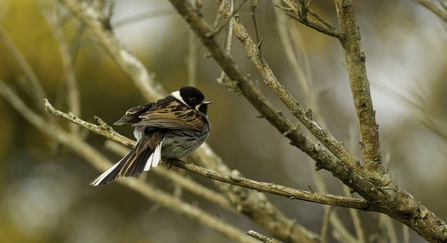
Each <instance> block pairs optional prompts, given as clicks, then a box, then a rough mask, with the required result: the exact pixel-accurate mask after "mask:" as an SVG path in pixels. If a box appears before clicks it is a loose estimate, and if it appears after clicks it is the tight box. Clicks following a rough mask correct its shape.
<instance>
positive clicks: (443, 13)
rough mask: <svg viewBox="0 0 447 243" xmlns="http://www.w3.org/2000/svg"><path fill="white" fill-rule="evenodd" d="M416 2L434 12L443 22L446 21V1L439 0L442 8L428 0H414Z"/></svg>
mask: <svg viewBox="0 0 447 243" xmlns="http://www.w3.org/2000/svg"><path fill="white" fill-rule="evenodd" d="M416 2H417V3H419V4H420V5H422V6H424V7H425V8H426V9H428V10H430V11H431V12H433V13H434V14H436V15H437V16H438V17H439V18H441V19H442V20H443V21H444V22H446V23H447V8H446V6H447V3H446V2H445V1H443V0H440V2H441V5H442V6H443V8H444V10H442V9H441V8H438V7H437V6H436V5H435V4H434V3H433V2H432V1H430V0H416Z"/></svg>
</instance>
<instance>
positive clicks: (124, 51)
mask: <svg viewBox="0 0 447 243" xmlns="http://www.w3.org/2000/svg"><path fill="white" fill-rule="evenodd" d="M61 2H62V3H63V4H64V5H65V6H66V7H67V8H68V9H69V10H70V11H71V12H72V13H73V14H74V16H75V17H76V18H78V19H79V20H80V21H81V22H83V23H85V24H86V25H87V26H88V27H89V28H90V30H91V31H92V33H93V34H94V35H95V36H96V38H97V39H98V41H99V43H100V44H101V46H102V48H103V49H104V50H105V51H106V52H107V53H108V54H109V55H110V57H111V58H112V59H113V60H114V61H115V62H116V63H117V64H118V66H119V67H120V68H121V70H122V71H123V72H124V73H125V74H126V75H127V76H128V77H129V78H130V79H131V80H132V81H133V82H134V83H135V86H136V87H137V88H138V90H140V92H142V94H143V96H144V97H145V98H146V99H147V100H156V99H159V98H161V97H163V96H164V95H165V94H166V92H165V91H164V90H163V88H162V87H161V85H160V84H159V83H158V82H157V81H156V80H155V79H154V78H153V77H152V76H151V75H149V72H148V71H147V70H146V68H145V67H144V66H143V64H142V63H141V62H140V60H138V59H137V58H136V57H135V55H134V54H133V53H132V52H131V51H130V50H129V49H128V48H127V47H125V46H124V45H123V44H122V43H121V42H120V41H119V40H118V39H117V38H116V36H115V35H114V34H113V31H112V30H111V29H110V24H109V23H108V22H107V21H108V20H107V19H106V18H105V17H104V16H103V15H102V14H101V13H99V12H98V11H97V9H96V8H95V7H94V6H93V5H90V4H89V3H88V2H85V1H82V2H79V1H77V0H61Z"/></svg>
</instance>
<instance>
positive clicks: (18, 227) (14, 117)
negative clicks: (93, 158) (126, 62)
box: [0, 0, 447, 243]
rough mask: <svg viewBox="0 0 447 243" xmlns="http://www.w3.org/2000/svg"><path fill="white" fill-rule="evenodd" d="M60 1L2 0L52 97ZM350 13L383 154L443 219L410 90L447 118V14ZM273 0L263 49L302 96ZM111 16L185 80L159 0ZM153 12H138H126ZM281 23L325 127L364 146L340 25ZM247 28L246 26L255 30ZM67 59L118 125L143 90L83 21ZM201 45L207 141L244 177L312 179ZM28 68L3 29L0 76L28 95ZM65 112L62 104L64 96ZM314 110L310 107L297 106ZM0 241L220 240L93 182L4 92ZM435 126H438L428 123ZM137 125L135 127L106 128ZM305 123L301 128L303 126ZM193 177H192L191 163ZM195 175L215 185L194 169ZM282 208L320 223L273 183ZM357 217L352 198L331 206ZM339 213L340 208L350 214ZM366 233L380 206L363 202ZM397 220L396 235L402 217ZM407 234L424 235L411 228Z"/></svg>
mask: <svg viewBox="0 0 447 243" xmlns="http://www.w3.org/2000/svg"><path fill="white" fill-rule="evenodd" d="M204 2H206V3H205V5H204V9H203V11H204V16H205V18H206V19H207V20H208V21H209V22H210V23H213V21H214V18H215V16H216V12H217V7H216V4H215V3H214V2H213V1H210V2H207V1H204ZM54 6H55V1H44V0H35V1H33V0H21V1H13V0H0V27H1V28H2V29H3V31H4V32H5V33H6V34H7V35H8V36H9V37H10V38H11V39H12V40H13V42H14V43H15V44H16V46H17V47H18V48H19V49H20V50H21V51H22V53H23V55H24V56H25V58H26V60H27V61H28V62H29V63H30V65H31V66H32V68H33V70H34V72H35V73H36V75H37V77H38V79H39V80H40V82H41V83H42V85H43V86H44V88H45V91H46V93H47V95H48V99H49V100H50V102H52V103H53V102H54V100H56V98H57V96H58V93H59V91H60V90H61V88H62V86H63V84H62V78H63V74H64V68H63V66H62V63H61V54H60V49H59V47H58V43H57V41H56V39H55V38H54V35H53V32H52V30H51V28H50V27H49V24H48V21H47V20H46V17H45V16H46V15H51V13H52V12H53V11H54ZM355 6H356V10H357V18H358V23H359V26H360V31H361V34H362V45H363V48H364V50H365V55H366V60H367V61H366V64H367V70H368V77H369V80H370V82H371V91H372V95H373V101H374V108H375V109H376V114H377V122H378V124H379V126H380V127H379V131H380V138H381V147H382V154H383V157H384V158H387V160H386V161H388V162H389V169H390V171H391V174H392V175H393V178H395V179H396V180H397V182H398V184H399V185H400V186H401V187H402V188H404V189H405V190H407V191H409V192H410V193H411V194H412V195H414V196H415V197H416V198H417V199H418V200H419V201H421V202H422V203H423V204H424V205H425V206H427V208H429V209H430V210H432V211H433V212H434V213H435V214H437V215H438V216H439V217H440V218H442V219H444V220H446V219H447V207H445V200H446V199H447V190H446V188H447V177H446V176H445V173H446V171H447V161H446V158H447V153H446V152H445V151H446V147H447V144H446V140H445V138H443V136H440V133H439V132H437V131H436V129H435V128H436V125H432V127H430V126H426V125H424V124H423V123H422V122H421V119H422V118H423V116H422V115H421V113H420V112H419V111H418V109H416V108H415V106H414V104H413V105H411V102H408V101H409V100H410V101H414V102H416V104H421V105H425V106H424V107H426V108H427V110H430V111H431V112H434V113H436V114H438V116H439V117H437V118H436V119H441V120H440V121H441V123H438V124H444V126H445V123H442V121H443V120H442V119H445V117H446V112H447V105H446V104H447V103H446V102H447V96H446V94H447V82H446V81H447V68H446V67H447V55H446V53H447V24H446V23H444V22H442V20H441V19H439V18H438V17H437V16H435V15H434V14H433V13H431V12H429V11H427V10H426V9H425V8H423V7H421V6H419V5H417V4H415V3H413V2H411V1H405V0H398V1H356V2H355ZM312 8H313V10H314V11H316V12H318V13H319V14H320V15H322V16H323V17H324V18H325V19H326V20H328V21H329V22H331V23H333V25H334V26H336V27H338V26H337V25H336V23H337V22H336V12H335V7H334V3H333V1H314V2H312ZM273 11H274V6H273V5H272V3H271V2H270V1H261V3H260V5H259V7H258V8H257V12H256V13H257V19H258V25H259V31H260V34H261V38H262V39H263V44H262V51H263V54H264V56H265V58H266V60H267V62H269V65H270V66H271V68H272V69H273V71H274V72H275V74H276V75H277V78H278V80H279V81H280V82H281V83H282V84H283V85H285V86H286V87H287V88H288V89H289V90H290V92H292V94H293V95H294V96H295V97H296V99H297V100H298V101H300V102H301V103H302V104H303V105H304V106H305V104H306V103H305V100H304V97H303V94H302V91H301V89H300V88H299V86H298V84H297V81H296V79H295V77H294V76H293V73H292V71H291V68H290V65H289V64H288V62H287V60H286V58H285V55H284V49H283V47H282V46H281V43H280V41H279V40H278V32H277V28H276V25H275V24H274V21H275V14H274V13H273ZM113 12H114V14H113V16H112V19H111V24H112V26H113V27H114V32H115V33H116V35H117V36H118V38H120V39H121V41H122V42H124V43H125V44H126V45H127V46H128V47H129V48H130V49H131V50H132V51H133V52H134V53H135V54H136V56H137V57H138V58H139V59H140V60H141V61H142V62H143V63H144V65H145V66H146V67H147V69H148V70H149V72H151V73H153V74H154V75H156V79H157V80H159V81H160V82H161V83H162V84H163V86H164V87H165V89H166V90H167V91H168V92H172V91H175V90H177V89H178V88H179V87H181V86H184V85H187V84H188V80H187V78H186V77H187V65H186V63H187V58H188V38H189V34H190V33H189V27H188V26H187V25H186V24H185V22H184V20H183V19H181V18H180V17H179V16H177V13H176V12H175V10H174V9H173V8H172V7H171V6H170V5H169V3H168V2H165V1H163V2H162V1H156V0H130V1H121V0H116V1H115V6H114V9H113ZM145 13H148V14H147V16H146V17H145V18H144V19H140V20H135V19H132V18H133V17H135V16H139V15H140V14H145ZM240 15H241V17H242V21H243V22H244V24H245V26H247V28H252V27H253V24H252V22H251V18H250V11H249V7H248V5H247V6H244V7H243V8H242V9H241V10H240ZM288 23H289V27H288V28H291V29H293V30H294V31H296V32H297V33H300V35H301V38H302V41H303V43H302V45H301V46H300V47H301V49H300V53H301V54H302V55H305V56H306V57H307V59H308V62H309V67H310V69H309V73H308V74H307V75H308V77H309V78H311V79H312V80H313V82H314V87H315V90H316V92H318V93H317V94H316V95H317V96H318V105H319V106H320V109H321V113H322V116H323V118H324V120H325V122H326V124H327V126H328V129H329V130H330V131H331V133H332V134H333V135H334V136H335V137H336V138H337V139H338V140H340V141H343V143H344V144H346V145H347V146H348V147H350V148H351V151H352V153H354V154H355V155H356V156H357V157H359V158H360V154H359V145H358V142H359V139H358V134H357V128H356V120H355V113H354V108H353V105H352V96H351V94H350V88H349V82H348V79H347V74H346V69H345V63H344V56H343V50H342V48H341V46H340V45H339V43H338V41H337V40H336V39H334V38H330V37H327V36H324V35H322V34H320V33H318V32H316V31H314V30H310V29H308V28H307V27H304V26H302V25H300V24H298V23H297V22H294V21H289V22H288ZM78 25H79V23H78V22H77V21H76V20H74V19H73V18H68V19H67V20H66V22H65V25H64V26H65V31H66V33H65V34H66V36H67V38H68V39H69V40H70V41H71V40H72V38H73V37H74V36H75V35H76V28H77V27H78ZM249 32H250V33H251V34H252V36H253V38H254V30H253V29H249ZM77 44H78V47H79V51H78V53H77V56H76V61H75V71H76V76H77V79H78V82H79V84H78V85H79V90H80V95H81V118H82V119H84V120H87V121H90V122H94V120H93V117H94V116H99V117H101V118H102V119H103V120H104V121H106V122H107V123H108V124H113V122H115V121H116V120H118V119H119V118H120V117H121V116H122V115H123V114H124V112H125V111H126V110H127V109H128V108H130V107H133V106H135V105H138V104H142V103H146V102H147V101H146V100H144V97H143V96H142V95H141V93H140V92H139V91H138V90H137V89H136V88H135V86H134V85H133V83H132V82H131V81H130V80H129V79H128V78H127V77H126V76H125V75H124V74H123V73H122V72H121V70H120V69H119V68H118V67H117V66H116V65H115V64H114V62H113V61H112V60H111V59H110V58H109V57H108V56H107V54H106V53H104V51H103V50H102V49H101V48H100V47H99V46H98V45H97V44H96V43H95V40H94V39H92V38H91V34H90V33H89V32H88V30H87V31H86V33H84V34H83V36H82V38H81V39H80V42H79V43H77ZM206 54H207V51H206V49H205V48H204V47H202V46H201V45H199V48H198V73H197V80H198V81H197V84H196V85H197V87H199V88H200V89H201V90H202V91H203V92H204V93H205V95H206V96H207V97H208V98H210V99H212V100H214V104H213V105H212V106H211V107H210V109H209V113H208V117H209V118H210V120H211V122H212V132H211V136H210V138H209V139H208V143H209V144H210V146H211V147H212V148H213V150H214V151H215V152H216V153H217V154H218V155H219V156H221V157H222V158H223V160H224V162H225V163H226V164H228V165H229V166H230V168H233V169H237V170H239V171H240V172H241V173H242V174H243V175H244V176H246V177H248V178H251V179H255V180H260V181H266V182H274V183H278V184H282V185H285V186H290V187H293V188H297V189H302V190H307V189H308V186H309V185H310V186H311V187H312V188H315V185H314V184H315V183H314V180H313V176H312V170H313V169H312V162H311V161H309V159H308V158H307V156H305V155H304V154H303V153H302V152H300V151H299V150H297V149H296V148H295V147H292V146H290V145H289V143H288V140H287V139H285V138H284V137H283V136H282V135H281V134H279V133H278V132H277V131H276V130H275V129H274V128H273V127H271V126H270V125H269V123H268V122H267V121H265V120H263V119H259V118H256V115H257V112H256V111H255V109H254V108H253V107H252V106H251V105H250V104H249V103H248V102H247V101H246V100H245V99H244V98H243V97H242V96H238V95H236V94H234V93H232V92H229V91H228V90H227V88H225V87H223V86H221V85H220V84H219V83H217V81H216V79H217V78H218V77H219V76H220V72H221V71H220V69H219V67H218V66H217V64H216V63H215V62H214V60H213V59H212V58H207V55H206ZM232 55H233V57H234V59H235V60H236V62H237V63H238V64H239V66H240V67H241V68H242V69H243V70H244V71H245V72H246V73H249V74H250V75H251V76H252V78H253V79H256V80H259V86H260V87H261V89H262V90H263V91H264V93H265V94H266V96H267V97H269V98H270V99H271V100H272V102H273V103H274V104H275V105H276V107H277V108H278V109H283V110H284V114H285V115H286V116H287V117H289V118H290V119H291V120H292V121H295V119H293V117H292V116H291V115H290V114H288V112H287V111H286V109H285V107H284V106H282V105H281V102H280V101H279V100H278V99H276V98H275V97H274V95H273V94H272V93H271V92H270V91H269V90H268V88H267V87H265V85H264V84H263V83H262V78H261V77H260V76H259V74H257V70H256V69H255V68H254V66H253V65H252V63H251V62H250V60H249V59H248V58H247V57H246V53H245V51H244V50H243V49H242V48H241V46H240V44H239V43H238V41H237V40H236V39H235V40H234V41H233V51H232ZM22 76H23V73H22V70H21V68H20V66H19V65H18V63H17V61H16V60H15V59H14V57H13V56H12V54H11V51H10V49H8V47H7V46H6V45H5V43H4V41H0V79H1V80H2V81H3V82H5V83H7V84H8V85H10V86H12V87H14V88H15V89H16V92H17V93H19V94H20V95H21V97H23V98H24V99H25V101H26V102H27V104H28V105H29V106H30V107H32V108H35V107H36V104H34V102H33V101H32V100H31V99H29V98H26V97H27V96H26V93H25V92H24V91H23V90H22V89H21V88H20V86H19V85H18V82H19V81H18V80H20V78H21V77H22ZM59 108H60V109H61V110H63V111H67V107H59ZM305 108H306V109H307V108H311V109H313V107H305ZM0 112H1V119H0V127H1V129H0V141H1V143H0V242H17V243H20V242H36V243H37V242H48V243H50V242H64V243H81V242H82V243H86V242H110V243H113V242H228V240H227V239H225V238H223V237H222V236H220V235H219V234H217V233H215V232H213V231H211V230H209V229H207V228H206V227H204V226H201V225H199V224H197V223H196V222H194V221H192V220H190V219H188V218H186V217H183V216H181V215H178V214H176V213H174V212H172V211H170V210H168V209H165V208H162V207H159V206H158V205H156V204H154V203H152V202H150V201H148V200H146V199H145V198H143V197H142V196H140V195H139V194H138V193H135V192H134V191H131V190H129V189H128V188H126V187H123V186H122V185H120V184H118V183H112V184H110V185H108V186H106V187H101V188H94V187H91V186H89V185H88V184H89V183H90V181H91V180H93V179H94V178H95V177H96V176H98V175H99V174H100V172H99V171H97V170H95V169H94V168H93V167H92V166H91V165H90V164H89V163H88V162H86V161H84V160H83V159H82V158H80V157H78V156H77V155H76V154H74V153H72V152H71V151H70V150H68V149H65V148H61V149H59V150H54V149H52V148H53V147H52V142H51V141H50V140H49V139H48V138H47V137H46V136H45V135H43V134H42V133H41V132H39V131H38V130H37V129H36V128H35V127H33V126H31V125H30V124H29V123H28V122H27V121H26V120H25V119H24V118H23V117H22V115H21V114H20V113H18V112H17V111H16V110H14V109H13V108H12V107H11V106H10V104H9V103H8V102H6V100H5V99H3V98H2V97H0ZM434 126H435V127H434ZM114 128H115V129H116V130H117V131H118V132H120V133H122V134H124V135H126V136H128V137H130V138H133V136H132V131H133V129H132V128H131V127H114ZM302 130H304V128H303V127H302ZM86 139H87V141H89V143H90V144H92V145H94V146H95V147H96V148H98V150H100V151H103V153H104V154H105V155H107V156H108V158H109V159H111V160H112V161H117V160H118V159H119V156H117V155H114V154H112V153H110V152H109V151H107V150H106V149H104V145H103V144H104V141H105V139H104V138H102V137H100V136H98V135H95V134H88V135H87V137H86ZM147 176H148V178H149V179H148V180H149V181H150V182H151V183H154V184H155V185H159V186H160V187H162V188H163V189H165V190H167V191H172V190H173V188H174V185H172V183H170V182H169V181H166V180H163V179H161V178H159V177H157V176H153V174H152V173H151V172H149V173H148V175H147ZM191 176H192V177H193V178H196V177H195V176H193V175H191ZM323 176H324V178H325V180H326V182H327V184H328V187H329V191H330V192H331V193H333V194H342V191H341V187H340V183H339V182H338V180H337V179H334V178H332V176H331V175H330V173H327V172H323ZM197 179H198V180H199V181H200V182H201V183H204V184H205V185H209V186H210V187H212V184H211V183H209V182H208V181H207V180H204V179H200V178H197ZM267 196H268V197H269V198H270V199H271V201H272V202H273V203H274V204H275V205H277V206H278V207H279V208H280V209H281V211H282V212H283V213H284V214H285V215H287V216H288V217H289V218H294V219H296V222H297V223H299V224H302V225H303V226H305V227H307V228H308V229H310V230H312V231H314V232H317V233H318V232H320V229H321V224H322V218H323V214H324V211H323V207H322V206H321V205H317V204H311V203H307V202H302V201H292V200H289V199H286V198H282V197H278V196H272V195H267ZM182 198H183V199H184V200H185V201H187V202H190V203H193V204H195V205H198V206H199V207H200V208H203V209H205V210H207V211H209V212H211V213H212V214H214V215H219V217H220V218H222V219H224V220H225V221H226V222H230V223H232V224H234V225H235V226H237V227H238V228H240V229H242V230H243V231H247V230H250V229H254V230H258V231H260V232H262V230H260V229H259V228H258V227H257V226H256V225H254V224H253V223H251V221H250V220H248V219H246V218H244V217H243V216H239V215H236V214H234V213H232V212H228V211H226V210H224V209H222V208H220V207H217V206H215V205H213V204H210V203H208V202H206V201H203V200H201V199H198V198H196V197H195V196H192V195H190V194H188V193H184V194H183V196H182ZM336 211H337V212H339V214H340V215H341V217H342V218H346V223H347V226H348V227H350V229H352V225H350V220H349V217H347V216H346V212H347V210H346V209H340V208H337V209H336ZM344 215H345V216H344ZM361 215H362V218H363V219H364V220H365V224H366V226H371V227H368V232H369V233H370V234H372V236H371V238H370V240H374V232H375V231H376V229H375V228H374V227H373V226H374V225H375V219H376V218H377V214H372V213H363V212H362V213H361ZM394 223H395V227H396V229H397V231H398V234H399V235H398V237H399V238H401V237H402V236H401V234H402V233H401V231H402V228H403V226H402V225H401V224H400V223H396V222H394ZM410 236H411V242H424V240H423V239H422V238H420V237H419V236H417V235H416V234H415V233H413V232H410Z"/></svg>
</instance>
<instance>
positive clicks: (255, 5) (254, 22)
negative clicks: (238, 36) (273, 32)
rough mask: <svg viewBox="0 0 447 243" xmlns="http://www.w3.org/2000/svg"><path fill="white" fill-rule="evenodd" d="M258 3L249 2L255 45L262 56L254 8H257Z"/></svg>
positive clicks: (255, 1) (251, 0)
mask: <svg viewBox="0 0 447 243" xmlns="http://www.w3.org/2000/svg"><path fill="white" fill-rule="evenodd" d="M253 1H254V2H253ZM258 3H259V0H250V8H251V18H252V20H253V25H254V27H255V33H256V43H257V44H258V48H259V54H260V55H262V48H261V44H262V39H261V36H260V34H259V28H258V22H257V21H256V7H258Z"/></svg>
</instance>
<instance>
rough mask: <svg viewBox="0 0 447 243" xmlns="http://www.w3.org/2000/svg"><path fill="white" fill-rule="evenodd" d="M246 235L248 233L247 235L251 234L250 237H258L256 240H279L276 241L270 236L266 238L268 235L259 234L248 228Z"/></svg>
mask: <svg viewBox="0 0 447 243" xmlns="http://www.w3.org/2000/svg"><path fill="white" fill-rule="evenodd" d="M247 235H249V236H251V237H253V238H255V239H258V240H260V241H261V242H264V243H279V241H276V240H274V239H272V238H268V237H266V236H264V235H261V234H260V233H258V232H256V231H254V230H249V231H248V232H247Z"/></svg>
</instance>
